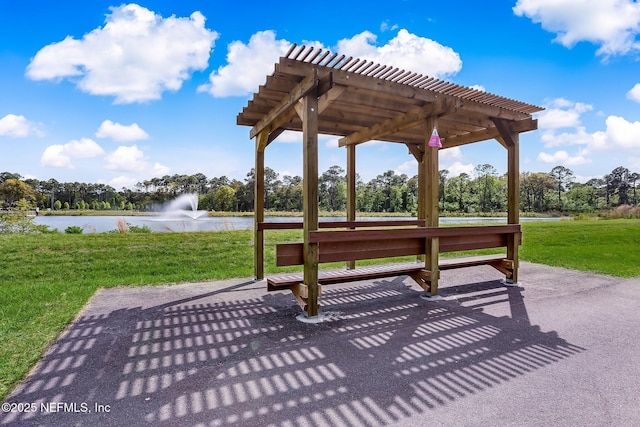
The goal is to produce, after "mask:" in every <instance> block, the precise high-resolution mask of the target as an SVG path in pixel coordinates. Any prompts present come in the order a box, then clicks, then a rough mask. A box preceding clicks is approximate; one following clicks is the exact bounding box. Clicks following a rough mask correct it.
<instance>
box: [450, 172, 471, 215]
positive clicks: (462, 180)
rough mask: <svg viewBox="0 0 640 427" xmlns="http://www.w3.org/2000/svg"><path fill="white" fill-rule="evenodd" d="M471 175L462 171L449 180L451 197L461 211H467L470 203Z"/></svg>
mask: <svg viewBox="0 0 640 427" xmlns="http://www.w3.org/2000/svg"><path fill="white" fill-rule="evenodd" d="M470 182H471V181H470V179H469V175H467V174H466V173H464V172H463V173H461V174H460V175H458V176H455V177H453V178H451V179H450V180H449V197H450V200H452V201H453V203H454V206H457V208H456V209H457V210H458V211H460V212H467V210H468V207H469V204H470V200H469V199H470V194H469V185H470Z"/></svg>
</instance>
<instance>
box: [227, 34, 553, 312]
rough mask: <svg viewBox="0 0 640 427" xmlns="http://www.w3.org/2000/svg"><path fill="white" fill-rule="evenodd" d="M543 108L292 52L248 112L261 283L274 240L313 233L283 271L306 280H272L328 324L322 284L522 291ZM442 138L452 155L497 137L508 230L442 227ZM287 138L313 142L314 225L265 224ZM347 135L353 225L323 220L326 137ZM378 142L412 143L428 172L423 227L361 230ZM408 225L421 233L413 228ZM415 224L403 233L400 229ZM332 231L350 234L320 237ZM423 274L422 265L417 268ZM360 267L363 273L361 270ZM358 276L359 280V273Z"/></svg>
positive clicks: (421, 191)
mask: <svg viewBox="0 0 640 427" xmlns="http://www.w3.org/2000/svg"><path fill="white" fill-rule="evenodd" d="M541 110H542V108H540V107H537V106H534V105H530V104H526V103H524V102H520V101H516V100H512V99H508V98H505V97H502V96H498V95H493V94H490V93H487V92H483V91H480V90H476V89H473V88H469V87H465V86H460V85H457V84H453V83H449V82H446V81H443V80H439V79H436V78H433V77H428V76H425V75H421V74H418V73H414V72H411V71H405V70H401V69H398V68H395V67H392V66H387V65H381V64H377V63H374V62H372V61H367V60H363V59H358V58H352V57H345V56H344V55H339V54H337V53H331V52H329V51H327V50H323V49H317V48H313V47H307V46H296V45H294V46H292V48H291V49H290V50H289V52H288V53H287V54H286V55H285V56H283V57H281V58H280V60H279V62H278V63H276V64H275V70H274V73H273V74H272V75H270V76H267V80H266V83H265V84H264V85H262V86H260V88H259V90H258V92H257V93H255V94H254V96H253V99H252V100H250V101H249V103H248V105H247V106H246V107H244V108H243V110H242V112H241V113H240V114H238V117H237V123H238V125H244V126H251V131H250V137H251V138H256V151H255V153H256V158H255V228H254V232H255V254H254V255H255V259H254V261H255V276H256V278H257V279H263V278H264V230H266V229H277V228H297V227H301V228H303V230H304V231H303V236H304V237H303V242H302V243H301V244H297V245H296V244H294V245H291V244H289V245H278V253H277V258H278V265H294V264H302V265H303V275H301V276H294V277H291V276H289V277H288V278H287V279H281V280H276V279H273V280H269V288H270V289H271V290H273V289H279V288H282V287H288V288H289V289H291V291H292V292H293V293H294V295H295V296H296V298H297V299H298V301H299V302H300V304H301V306H302V307H303V308H304V310H305V312H306V314H307V315H308V316H316V315H317V314H318V307H319V305H318V297H319V294H320V286H319V282H322V281H323V280H325V281H326V282H327V283H332V282H333V283H335V282H340V281H341V280H343V281H347V280H354V278H355V279H358V278H363V277H381V276H384V275H385V274H386V275H393V274H395V275H398V274H403V273H405V274H410V275H411V276H412V277H413V278H414V279H416V281H417V282H418V283H419V284H420V285H421V286H423V287H424V288H425V289H426V290H427V291H428V292H429V294H430V295H431V296H434V297H435V296H437V293H438V279H439V272H440V269H444V268H454V267H463V266H467V265H477V264H480V263H483V264H489V265H492V266H493V267H495V268H496V269H498V270H499V271H501V272H503V273H504V274H505V277H506V279H508V280H509V281H512V282H517V280H518V246H519V244H520V239H521V232H520V227H519V175H520V173H519V135H520V133H522V132H527V131H532V130H535V129H537V120H535V119H533V118H532V116H531V114H532V113H535V112H538V111H541ZM433 129H437V132H438V133H439V136H440V138H441V142H442V149H446V148H451V147H456V146H461V145H465V144H471V143H474V142H479V141H485V140H488V139H496V140H497V141H498V142H499V143H500V144H501V145H502V146H503V147H504V148H505V149H506V151H507V157H508V189H507V193H508V217H507V223H508V225H507V226H488V227H487V226H485V227H454V228H450V227H446V228H440V227H439V223H438V219H439V213H438V200H439V194H438V191H439V185H438V183H439V175H438V170H439V168H438V152H439V150H438V148H436V147H431V146H429V144H428V141H429V138H430V136H431V134H432V131H433ZM285 130H292V131H301V132H302V133H303V193H304V213H303V222H302V224H299V223H298V224H297V225H296V224H293V223H289V224H273V223H269V222H265V221H264V152H265V149H266V148H267V146H268V145H269V144H270V143H271V142H272V141H273V140H275V139H276V138H277V137H278V136H279V135H280V134H281V133H282V132H284V131H285ZM319 134H326V135H336V136H340V137H341V138H340V140H339V145H340V146H341V147H345V148H346V152H347V154H346V156H347V162H346V163H347V218H346V219H347V221H346V222H342V223H335V222H334V223H330V224H329V223H324V222H322V223H319V221H318V135H319ZM371 140H379V141H388V142H392V143H400V144H405V145H406V147H407V148H408V151H409V153H410V154H411V155H413V156H414V157H415V159H416V161H417V162H418V186H419V188H418V212H417V218H418V219H417V221H405V222H402V221H396V222H393V223H392V222H385V225H386V226H387V229H378V228H376V229H367V230H357V229H356V228H359V227H367V226H372V225H381V224H376V223H371V222H367V224H364V223H365V222H364V221H360V222H358V221H356V147H357V146H358V145H359V144H362V143H365V142H367V141H371ZM407 225H411V226H417V227H412V228H407V227H406V226H407ZM395 226H404V227H401V228H392V227H395ZM320 227H325V228H338V227H343V228H346V229H345V230H340V231H319V228H320ZM498 246H504V247H506V256H502V257H485V258H482V257H476V258H475V262H474V261H470V260H467V261H466V262H465V261H461V262H458V263H456V262H449V263H447V264H442V262H440V260H439V253H440V252H445V251H454V250H461V249H479V248H484V247H498ZM409 254H415V255H418V256H419V259H420V260H421V263H422V264H420V265H419V266H418V267H416V265H414V266H413V267H407V268H405V269H404V270H403V269H400V270H398V269H396V270H393V269H390V270H389V269H388V270H384V269H378V270H376V271H377V273H376V271H373V272H372V273H371V274H370V275H369V276H367V275H366V274H365V273H366V270H364V273H362V274H361V275H358V274H357V273H353V271H354V270H353V268H354V266H355V260H357V259H367V258H383V257H390V256H395V255H409ZM338 260H345V261H348V262H349V264H348V266H349V267H350V270H346V271H345V274H343V275H340V274H338V275H337V276H335V275H334V276H332V277H333V279H331V278H329V279H326V278H325V279H323V278H322V277H319V275H318V264H319V263H322V262H330V261H338ZM414 264H417V263H414ZM357 270H359V269H355V271H357ZM350 271H351V272H350Z"/></svg>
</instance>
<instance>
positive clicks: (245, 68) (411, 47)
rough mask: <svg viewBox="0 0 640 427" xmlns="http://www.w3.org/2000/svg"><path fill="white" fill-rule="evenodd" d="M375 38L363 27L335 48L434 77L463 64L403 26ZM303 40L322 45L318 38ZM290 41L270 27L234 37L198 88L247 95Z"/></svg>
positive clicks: (221, 94)
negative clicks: (382, 39)
mask: <svg viewBox="0 0 640 427" xmlns="http://www.w3.org/2000/svg"><path fill="white" fill-rule="evenodd" d="M375 42H376V36H375V35H374V34H373V33H371V32H369V31H365V32H363V33H360V34H357V35H355V36H353V37H352V38H350V39H343V40H340V41H339V42H338V45H337V47H336V51H337V52H339V53H341V54H344V55H348V56H354V57H358V58H362V59H366V60H370V61H374V62H378V63H381V64H385V65H392V66H395V67H400V68H403V69H405V70H411V71H415V72H417V73H422V74H428V75H430V76H434V77H441V76H446V75H451V74H455V73H457V72H458V71H460V69H461V67H462V61H461V60H460V55H458V54H457V53H456V52H454V51H453V49H451V48H449V47H446V46H443V45H441V44H439V43H437V42H435V41H433V40H431V39H428V38H424V37H419V36H416V35H414V34H411V33H409V32H408V31H407V30H404V29H401V30H400V31H398V34H397V35H396V37H395V38H393V39H392V40H390V41H389V43H387V44H386V45H384V46H379V47H378V46H376V45H375ZM304 43H305V45H307V46H314V47H316V48H322V49H324V46H323V45H322V43H320V42H318V41H305V42H304ZM291 45H292V43H291V42H289V41H287V40H284V39H276V34H275V32H273V31H271V30H267V31H260V32H257V33H255V34H253V35H252V36H251V38H250V39H249V43H247V44H245V43H243V42H241V41H234V42H232V43H230V44H229V46H228V53H227V65H224V66H221V67H220V68H218V69H217V70H216V71H214V72H212V73H211V75H210V76H209V83H208V84H204V85H201V86H200V87H199V88H198V91H199V92H207V93H209V94H211V95H213V96H215V97H226V96H247V95H250V94H251V93H253V92H255V91H256V89H257V88H258V87H259V85H261V84H263V83H264V81H265V76H266V75H270V74H271V73H272V72H273V65H274V64H275V63H276V62H277V61H278V58H279V57H281V56H283V55H284V54H286V53H287V51H288V50H289V48H290V47H291Z"/></svg>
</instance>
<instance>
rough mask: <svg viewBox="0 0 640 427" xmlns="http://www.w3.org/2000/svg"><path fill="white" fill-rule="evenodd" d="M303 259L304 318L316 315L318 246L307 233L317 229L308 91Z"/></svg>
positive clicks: (312, 109) (313, 125) (314, 140)
mask: <svg viewBox="0 0 640 427" xmlns="http://www.w3.org/2000/svg"><path fill="white" fill-rule="evenodd" d="M302 113H303V114H302V115H303V117H302V138H303V143H302V144H303V178H302V182H303V192H304V194H303V196H304V201H303V209H304V215H303V221H304V227H303V229H304V240H303V248H304V253H303V259H304V284H305V286H306V287H307V306H306V309H305V311H306V313H307V316H308V317H313V316H317V315H318V310H319V305H318V293H319V289H318V243H311V242H310V238H309V236H310V233H311V232H312V231H316V230H318V98H317V96H316V91H311V93H309V94H307V95H306V96H305V97H304V98H303V109H302Z"/></svg>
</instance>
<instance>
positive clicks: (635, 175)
mask: <svg viewBox="0 0 640 427" xmlns="http://www.w3.org/2000/svg"><path fill="white" fill-rule="evenodd" d="M639 179H640V174H639V173H637V172H634V173H632V174H631V175H629V182H630V183H631V188H633V205H634V206H638V198H637V197H636V190H637V188H638V185H637V183H638V180H639Z"/></svg>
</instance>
